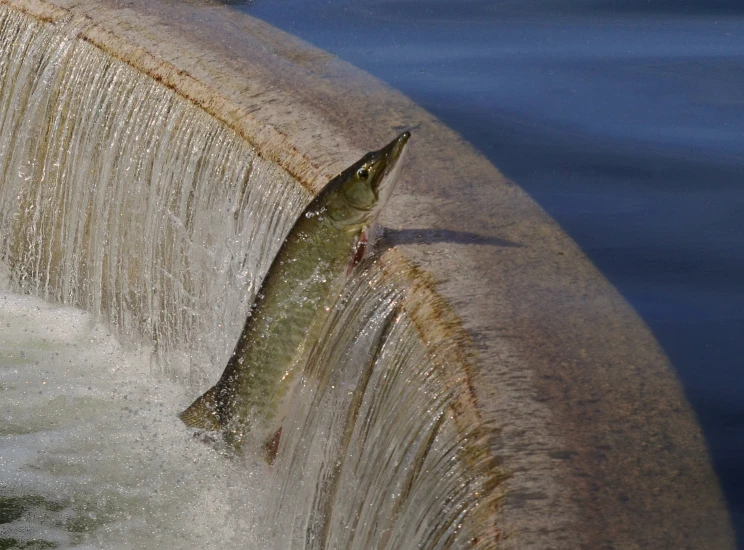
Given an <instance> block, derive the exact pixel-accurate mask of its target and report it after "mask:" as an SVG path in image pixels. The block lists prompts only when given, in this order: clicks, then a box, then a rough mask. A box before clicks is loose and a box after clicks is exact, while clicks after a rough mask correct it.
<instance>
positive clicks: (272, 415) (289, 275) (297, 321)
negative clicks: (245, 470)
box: [180, 132, 410, 460]
mask: <svg viewBox="0 0 744 550" xmlns="http://www.w3.org/2000/svg"><path fill="white" fill-rule="evenodd" d="M409 137H410V133H409V132H404V133H402V134H401V135H400V136H398V137H397V138H396V139H394V140H393V141H392V142H390V143H389V144H388V145H387V146H385V147H383V148H382V149H380V150H379V151H374V152H371V153H368V154H366V155H365V156H364V157H362V158H361V159H360V160H359V161H357V162H356V163H354V164H353V165H352V166H350V167H349V168H347V169H346V170H344V171H343V172H341V173H340V174H339V175H338V176H336V177H335V178H333V179H332V180H331V181H330V182H329V183H328V184H327V185H326V186H325V188H324V189H323V190H322V191H321V192H320V193H319V194H318V196H317V197H316V198H315V199H314V200H313V201H312V202H311V203H310V205H309V206H308V207H307V208H306V209H305V211H304V212H303V214H302V215H301V216H300V217H299V219H298V220H297V222H295V224H294V226H293V227H292V230H291V231H290V232H289V234H288V235H287V238H286V239H285V241H284V243H283V244H282V246H281V248H280V249H279V252H278V254H277V256H276V258H275V259H274V261H273V263H272V264H271V267H270V268H269V271H268V273H267V275H266V278H265V279H264V281H263V283H262V285H261V288H260V290H259V291H258V294H257V296H256V300H255V302H254V303H253V306H252V307H251V311H250V313H249V315H248V318H247V319H246V322H245V326H244V328H243V332H242V333H241V335H240V338H239V339H238V343H237V344H236V346H235V350H234V351H233V353H232V356H231V357H230V360H229V361H228V363H227V367H226V368H225V370H224V372H223V373H222V377H221V378H220V380H219V381H218V382H217V384H216V385H215V386H213V387H212V388H211V389H210V390H208V391H207V392H206V393H204V395H202V396H201V397H199V398H198V399H197V400H196V401H194V403H193V404H192V405H191V406H190V407H189V408H187V409H186V410H185V411H184V412H182V413H181V415H180V418H181V420H183V422H184V423H185V424H186V425H187V426H190V427H194V428H199V429H202V430H208V431H221V432H222V433H223V434H224V437H225V439H226V440H227V441H229V442H230V443H232V444H233V445H234V446H236V447H239V446H240V445H241V444H242V443H243V442H244V440H245V438H246V437H247V435H248V434H249V433H253V434H254V435H255V436H256V441H262V442H264V443H265V446H266V449H267V452H268V453H269V455H270V456H271V455H273V454H275V452H276V446H277V445H278V440H279V436H280V434H281V420H282V418H281V414H280V405H281V402H282V400H283V399H284V398H285V397H286V396H287V394H288V393H289V389H290V387H291V385H292V381H293V380H294V379H295V378H296V374H297V371H298V370H299V369H300V368H301V365H302V362H303V359H304V357H305V351H306V350H308V349H309V348H310V347H311V346H312V344H313V343H314V342H315V341H316V340H317V338H318V337H319V333H320V330H321V328H322V325H323V323H324V321H325V320H326V318H327V317H328V315H329V312H330V310H331V308H332V307H333V305H334V302H335V301H336V299H337V297H338V295H339V293H340V292H341V289H342V287H343V284H344V282H345V280H346V277H347V276H348V275H349V273H350V272H351V270H352V269H353V267H354V265H356V264H357V263H358V262H359V260H360V259H361V258H362V256H363V255H364V250H365V247H366V245H367V234H368V230H369V227H370V226H371V224H372V223H374V221H375V220H376V219H377V217H378V216H379V214H380V210H381V209H382V207H383V206H384V204H385V202H386V201H387V200H388V198H389V197H390V194H391V192H392V190H393V187H394V185H395V180H396V178H397V174H398V171H399V169H400V165H401V163H400V159H401V156H402V155H403V152H404V150H405V148H406V144H407V142H408V138H409ZM272 434H273V437H272ZM272 447H273V448H272ZM271 458H273V457H271ZM271 458H270V460H271Z"/></svg>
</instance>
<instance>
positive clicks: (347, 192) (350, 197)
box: [326, 132, 411, 231]
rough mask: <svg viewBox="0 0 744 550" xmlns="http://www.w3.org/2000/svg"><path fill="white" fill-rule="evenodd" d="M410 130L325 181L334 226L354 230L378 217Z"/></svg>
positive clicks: (396, 174)
mask: <svg viewBox="0 0 744 550" xmlns="http://www.w3.org/2000/svg"><path fill="white" fill-rule="evenodd" d="M410 137H411V134H410V133H409V132H403V133H402V134H401V135H399V136H398V137H397V138H395V139H394V140H393V141H391V142H390V143H389V144H387V145H386V146H385V147H383V148H382V149H380V150H379V151H373V152H371V153H367V154H366V155H364V156H363V157H362V158H361V159H359V160H358V161H357V162H355V163H354V164H352V165H351V166H350V167H349V168H347V169H346V170H344V171H343V172H341V174H339V175H338V176H337V177H336V178H334V180H333V181H331V182H330V183H329V184H328V189H327V203H326V210H327V213H328V216H329V217H330V219H331V221H332V223H333V225H334V226H335V227H336V228H337V229H342V230H346V231H356V230H358V229H359V228H361V227H364V226H369V225H371V224H372V223H374V221H375V220H376V219H377V218H378V216H379V215H380V211H381V210H382V207H383V206H384V205H385V203H386V202H387V200H388V199H389V198H390V195H391V194H392V192H393V188H394V187H395V182H396V180H397V176H398V172H399V171H400V166H401V162H400V160H401V158H402V157H403V153H404V152H405V149H406V144H407V143H408V138H410Z"/></svg>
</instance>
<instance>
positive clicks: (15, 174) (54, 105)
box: [0, 6, 308, 384]
mask: <svg viewBox="0 0 744 550" xmlns="http://www.w3.org/2000/svg"><path fill="white" fill-rule="evenodd" d="M80 24H81V23H79V22H76V21H75V20H72V21H70V22H68V23H67V24H66V25H60V26H51V25H47V24H43V23H40V22H38V21H36V20H34V19H32V18H30V17H27V16H24V15H21V14H19V13H17V12H15V11H14V10H12V9H9V8H8V7H6V6H0V188H1V191H2V192H1V193H0V235H1V237H0V253H1V254H2V256H3V257H4V258H5V259H6V261H7V262H8V263H9V265H10V268H11V282H12V284H13V287H14V288H15V289H16V290H20V291H23V292H28V293H34V294H37V295H39V296H41V297H43V298H45V299H49V300H54V301H58V302H63V303H67V304H70V305H74V306H77V307H81V308H83V309H86V310H87V311H91V312H93V313H94V314H97V315H101V316H102V317H104V318H106V319H107V320H108V321H109V322H110V324H111V325H112V327H114V328H115V329H116V332H117V335H118V336H119V337H120V338H123V339H125V340H134V341H138V340H140V339H144V340H145V341H148V342H150V343H152V345H153V347H154V349H155V354H156V355H157V357H158V359H162V360H163V361H162V364H163V366H164V368H165V369H166V370H167V371H168V373H169V374H170V375H171V376H172V378H174V379H182V380H187V381H189V382H191V383H194V384H199V383H204V381H205V379H206V378H208V377H209V376H210V375H211V374H213V372H212V369H213V368H214V365H223V364H224V362H225V360H226V358H227V356H228V354H229V353H230V351H232V346H233V344H234V339H235V337H236V336H237V334H238V333H239V332H240V329H241V328H242V324H243V320H244V319H245V315H246V312H247V310H248V307H249V306H250V302H251V300H252V296H253V292H255V288H256V285H257V283H258V282H259V281H260V280H261V278H262V277H263V274H264V272H265V270H266V269H268V266H269V264H270V262H271V259H272V258H273V256H274V254H275V253H276V250H277V249H278V247H279V245H280V244H281V241H282V239H283V237H284V235H285V233H286V232H287V231H288V230H289V228H290V226H291V224H292V222H293V220H294V219H295V218H296V216H297V215H298V214H299V212H300V210H301V209H302V207H303V206H304V204H305V202H307V199H308V197H307V193H305V192H303V190H302V188H301V187H300V186H297V185H295V184H293V183H292V182H291V181H290V176H289V175H288V174H287V173H286V172H285V171H284V170H282V169H281V168H279V167H277V166H276V165H274V164H272V163H271V162H269V161H267V160H265V159H262V158H260V157H258V156H257V155H256V154H255V152H254V150H253V149H252V147H251V146H250V145H249V144H248V143H247V142H246V141H245V140H243V139H242V138H240V137H239V136H237V135H236V134H235V133H234V131H232V130H231V129H229V128H227V127H226V126H224V125H223V124H222V123H220V122H218V121H217V120H215V119H214V118H212V117H210V116H209V115H207V114H206V113H205V112H204V111H202V110H201V109H199V108H197V107H196V106H195V105H193V104H192V103H190V102H189V101H187V100H185V99H184V98H182V97H181V96H179V95H177V94H176V93H175V92H173V90H171V89H169V88H167V87H165V86H162V85H159V84H158V83H157V82H155V81H154V80H153V79H152V78H150V77H149V76H147V75H144V74H142V73H139V72H137V71H135V70H134V69H132V68H131V67H130V66H129V65H126V64H125V63H122V62H120V61H118V60H116V59H113V58H111V57H110V56H108V55H107V54H105V53H103V52H102V51H100V50H99V49H97V48H96V47H94V46H92V45H91V44H89V43H87V42H85V41H83V40H80V39H78V38H77V37H76V30H78V27H79V25H80Z"/></svg>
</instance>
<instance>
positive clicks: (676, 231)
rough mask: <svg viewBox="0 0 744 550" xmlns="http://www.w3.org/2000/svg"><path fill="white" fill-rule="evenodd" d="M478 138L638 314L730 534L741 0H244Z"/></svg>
mask: <svg viewBox="0 0 744 550" xmlns="http://www.w3.org/2000/svg"><path fill="white" fill-rule="evenodd" d="M239 8H240V9H244V10H246V11H248V12H249V13H251V14H252V15H254V16H257V17H259V18H261V19H264V20H266V21H267V22H269V23H271V24H273V25H275V26H278V27H280V28H282V29H284V30H287V31H289V32H291V33H293V34H296V35H298V36H300V37H302V38H304V39H305V40H307V41H309V42H311V43H313V44H315V45H317V46H319V47H321V48H323V49H326V50H328V51H331V52H333V53H335V54H337V55H338V56H340V57H342V58H344V59H346V60H348V61H350V62H351V63H353V64H354V65H356V66H358V67H361V68H363V69H365V70H366V71H368V72H370V73H372V74H374V75H376V76H378V77H379V78H381V79H383V80H385V81H387V82H389V83H390V84H391V85H392V86H394V87H396V88H398V89H400V90H402V91H403V92H404V93H405V94H407V95H408V96H409V97H411V98H412V99H413V100H415V101H416V102H418V103H419V104H420V105H422V106H423V107H424V108H426V109H428V110H429V111H431V112H432V113H434V114H435V115H437V116H438V117H439V118H440V119H441V120H443V121H444V122H445V123H446V124H448V125H449V126H451V127H452V128H454V129H456V130H458V131H459V132H460V133H461V134H462V135H463V136H464V137H465V138H466V139H468V140H469V141H470V142H471V143H473V144H474V145H475V146H476V147H477V148H478V149H480V150H481V151H482V152H483V153H484V154H485V155H486V156H487V157H488V158H489V159H490V160H491V161H492V162H493V163H494V164H495V165H496V166H498V167H499V168H500V169H501V170H502V171H503V172H504V173H505V174H506V175H507V176H509V177H510V178H512V179H513V180H514V181H516V182H517V183H519V184H520V185H521V186H522V187H523V188H525V189H526V190H527V191H528V192H530V193H531V194H532V195H533V197H534V198H535V199H536V200H537V201H538V202H539V203H540V204H541V205H542V206H543V207H544V208H545V209H546V210H547V211H548V212H549V213H550V214H551V215H552V216H553V217H554V218H555V219H556V220H558V221H559V222H560V223H561V225H562V226H563V227H564V228H565V229H566V231H567V232H568V233H569V234H570V235H571V236H572V237H573V238H574V239H575V240H576V241H577V242H578V243H579V244H580V245H581V246H582V247H583V248H584V250H585V251H586V252H587V254H588V255H589V256H590V258H591V259H592V260H593V261H594V262H595V264H596V265H597V266H598V267H599V268H600V269H601V270H602V271H603V273H604V274H605V275H606V276H607V277H608V278H609V279H610V280H611V281H612V282H613V283H614V284H615V285H616V286H617V287H618V288H619V289H620V291H621V292H622V293H623V294H624V295H625V297H626V298H627V299H628V300H629V301H630V302H631V303H632V304H633V306H634V307H635V308H636V309H637V310H638V311H639V312H640V314H641V315H642V316H643V317H644V319H645V320H646V321H647V323H648V324H649V325H650V326H651V328H652V329H653V331H654V333H655V334H656V336H657V337H658V339H659V341H660V342H661V344H662V346H663V347H664V348H665V350H666V351H667V353H668V354H669V356H670V357H671V359H672V361H673V363H674V365H675V366H676V368H677V370H678V373H679V376H680V378H681V380H682V382H683V384H684V386H685V389H686V391H687V396H688V398H689V400H690V401H691V403H692V405H693V406H694V408H695V410H696V411H697V414H698V415H699V418H700V421H701V423H702V426H703V429H704V431H705V434H706V437H707V439H708V442H709V445H710V448H711V453H712V456H713V460H714V465H715V468H716V470H717V472H718V474H719V476H720V478H721V481H722V484H723V488H724V491H725V494H726V497H727V499H728V501H729V504H730V508H731V511H732V514H733V518H734V522H735V524H736V525H735V527H736V529H737V534H738V536H739V539H740V540H742V539H743V538H744V368H743V367H744V364H743V363H744V338H742V336H743V335H744V279H743V276H744V221H743V220H744V2H741V1H739V0H736V1H732V0H712V1H707V0H698V1H693V0H658V1H654V2H650V1H647V0H625V1H622V2H621V1H619V0H617V1H607V0H605V1H601V0H595V1H588V0H586V1H581V0H550V1H548V0H542V1H540V0H532V1H530V0H511V1H497V0H457V1H452V0H328V1H324V2H318V1H311V0H271V1H262V0H258V1H256V2H253V3H248V4H243V5H241V6H239Z"/></svg>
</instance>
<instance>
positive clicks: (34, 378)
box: [0, 293, 270, 549]
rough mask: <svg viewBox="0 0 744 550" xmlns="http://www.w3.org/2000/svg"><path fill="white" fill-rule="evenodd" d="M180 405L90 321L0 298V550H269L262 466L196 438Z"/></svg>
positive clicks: (174, 393)
mask: <svg viewBox="0 0 744 550" xmlns="http://www.w3.org/2000/svg"><path fill="white" fill-rule="evenodd" d="M187 401H188V397H187V396H185V395H184V390H183V387H182V386H179V385H177V384H174V383H172V382H169V381H167V380H164V379H162V378H159V377H157V376H155V375H153V374H151V373H150V370H149V367H148V364H147V361H146V360H143V359H142V358H141V357H139V356H137V355H135V354H132V353H126V352H125V351H124V350H123V349H122V348H121V346H120V345H119V344H118V343H117V342H116V340H115V339H114V338H113V336H112V335H111V333H110V331H108V330H107V329H106V328H105V327H104V326H102V325H101V324H98V323H95V322H94V321H93V320H92V318H91V316H90V315H89V314H87V313H84V312H82V311H80V310H77V309H73V308H69V307H58V306H52V305H49V304H47V303H45V302H43V301H41V300H40V299H38V298H33V297H28V296H18V295H14V294H8V293H2V294H0V471H1V472H2V476H0V547H2V548H27V547H28V548H47V547H52V546H45V542H44V541H46V543H48V545H52V544H54V545H57V546H56V547H58V548H91V549H92V548H104V549H142V548H167V549H171V548H173V549H175V548H184V549H193V548H249V549H260V548H265V544H263V543H262V542H261V541H260V538H259V537H260V533H262V532H263V531H262V530H261V529H257V524H258V523H260V514H259V509H260V507H261V506H262V502H263V501H265V494H264V489H265V487H266V485H267V480H268V476H269V475H270V474H269V472H268V467H267V466H266V465H265V464H263V463H262V462H260V461H256V462H254V461H252V460H251V459H249V458H246V457H243V458H240V459H238V458H234V457H233V458H226V457H225V456H222V455H220V454H219V453H218V452H217V451H215V450H214V449H213V448H212V447H210V446H209V445H205V444H204V443H203V442H202V441H199V440H197V439H195V438H194V437H192V435H191V434H190V433H189V432H188V430H187V429H186V428H185V427H184V426H183V424H182V423H181V422H180V420H178V418H177V414H178V412H180V410H181V409H182V408H183V406H184V404H185V403H186V402H187ZM13 540H15V541H16V543H13V542H12V541H13ZM31 541H36V542H35V543H34V544H31ZM24 544H28V546H24Z"/></svg>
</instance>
